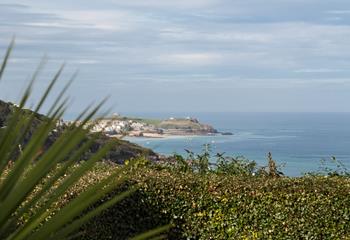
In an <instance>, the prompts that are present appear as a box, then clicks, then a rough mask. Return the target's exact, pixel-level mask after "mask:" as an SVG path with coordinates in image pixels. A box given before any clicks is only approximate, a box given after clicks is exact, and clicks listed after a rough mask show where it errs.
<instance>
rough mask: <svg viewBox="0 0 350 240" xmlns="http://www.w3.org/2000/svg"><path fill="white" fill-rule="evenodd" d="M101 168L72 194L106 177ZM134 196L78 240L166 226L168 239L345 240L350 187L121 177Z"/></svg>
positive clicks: (182, 174) (157, 171)
mask: <svg viewBox="0 0 350 240" xmlns="http://www.w3.org/2000/svg"><path fill="white" fill-rule="evenodd" d="M112 169H113V167H111V166H110V165H108V166H107V165H105V164H100V165H99V166H98V167H97V168H95V169H94V171H93V172H91V173H90V175H89V176H86V178H84V179H83V180H82V181H81V182H80V184H78V185H76V187H75V188H74V189H72V192H71V194H72V195H75V194H78V193H79V192H80V191H81V189H83V188H84V187H85V186H86V185H87V184H89V183H91V180H92V179H94V180H93V181H98V179H99V178H102V177H103V176H104V175H106V174H108V172H109V171H112ZM124 174H126V175H127V176H128V177H129V181H130V182H132V183H135V182H136V183H137V184H138V186H139V189H138V191H137V193H136V194H134V195H133V196H132V197H131V198H128V199H126V200H124V201H123V202H122V203H121V205H118V206H114V207H112V208H110V209H109V210H108V211H106V212H105V213H103V214H102V215H101V216H99V217H97V218H95V219H94V220H93V221H92V222H90V223H89V224H88V225H86V226H85V227H84V228H83V232H84V234H83V238H85V239H126V238H127V237H128V236H132V235H133V234H135V233H138V232H142V231H143V230H144V229H147V228H152V227H156V226H159V225H162V224H165V223H168V222H171V223H173V226H174V227H173V228H172V229H171V231H170V232H169V235H168V236H169V238H170V239H270V238H271V239H347V238H349V237H350V179H349V178H345V177H339V176H334V177H324V176H323V177H320V176H318V177H315V176H307V177H302V178H287V177H279V178H276V177H266V176H265V177H264V176H261V177H252V176H244V175H223V174H217V173H214V172H210V173H207V174H205V175H203V174H198V173H194V172H190V171H178V170H174V169H169V168H163V167H159V166H158V167H157V166H149V165H148V166H140V167H138V168H137V169H134V170H133V171H130V172H124Z"/></svg>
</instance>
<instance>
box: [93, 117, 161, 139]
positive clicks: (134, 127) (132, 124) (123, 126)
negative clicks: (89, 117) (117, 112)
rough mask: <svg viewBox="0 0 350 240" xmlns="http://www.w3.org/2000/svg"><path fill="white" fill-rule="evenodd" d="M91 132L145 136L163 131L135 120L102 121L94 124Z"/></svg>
mask: <svg viewBox="0 0 350 240" xmlns="http://www.w3.org/2000/svg"><path fill="white" fill-rule="evenodd" d="M91 132H104V133H105V134H107V135H110V136H113V135H128V136H143V134H144V133H157V134H161V133H162V130H161V129H157V128H155V127H154V126H152V125H148V124H147V123H143V122H137V121H134V120H120V119H102V120H98V121H96V122H94V126H93V127H92V129H91Z"/></svg>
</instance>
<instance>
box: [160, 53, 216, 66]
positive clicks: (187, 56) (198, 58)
mask: <svg viewBox="0 0 350 240" xmlns="http://www.w3.org/2000/svg"><path fill="white" fill-rule="evenodd" d="M155 60H156V62H158V63H160V64H164V63H165V64H174V65H197V66H201V65H213V64H220V63H221V61H222V60H223V58H222V56H221V55H220V54H217V53H175V54H169V55H167V54H164V55H160V56H158V57H156V58H155Z"/></svg>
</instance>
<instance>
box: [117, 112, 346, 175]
mask: <svg viewBox="0 0 350 240" xmlns="http://www.w3.org/2000/svg"><path fill="white" fill-rule="evenodd" d="M123 115H127V116H138V117H144V118H161V119H166V118H169V117H187V116H191V117H195V118H198V119H199V121H200V122H201V123H207V124H210V125H212V126H213V127H214V128H216V129H217V130H218V131H220V132H232V133H233V135H225V136H224V135H214V136H174V137H167V138H135V137H128V138H126V139H127V140H128V141H131V142H134V143H137V144H140V145H142V146H144V147H147V148H150V149H153V150H154V151H155V152H158V153H161V154H164V155H171V154H174V153H177V154H182V155H184V156H186V151H185V149H188V150H191V151H192V152H194V153H201V152H202V151H203V146H204V145H206V144H210V148H211V150H212V152H213V155H215V153H225V155H226V156H235V157H237V156H244V157H245V158H247V159H249V160H253V161H255V162H256V163H257V164H258V165H260V166H266V165H267V154H268V152H271V153H272V156H273V159H274V160H275V161H276V162H277V164H278V165H279V166H280V169H281V171H282V172H283V173H284V174H285V175H287V176H293V177H298V176H303V175H304V174H307V173H310V172H317V171H319V170H321V169H322V168H323V167H324V166H327V167H329V168H333V169H334V168H336V164H335V163H333V161H332V157H336V159H337V161H339V162H340V163H342V164H343V165H344V166H343V168H344V167H345V168H347V169H350V113H192V114H190V113H176V114H174V113H126V114H123ZM212 161H215V159H212ZM322 162H324V163H323V164H325V165H323V164H322Z"/></svg>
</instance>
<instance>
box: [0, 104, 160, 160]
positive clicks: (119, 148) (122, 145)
mask: <svg viewBox="0 0 350 240" xmlns="http://www.w3.org/2000/svg"><path fill="white" fill-rule="evenodd" d="M15 108H16V106H15V105H14V104H12V103H8V102H4V101H1V100H0V129H1V128H4V127H6V121H7V119H8V118H9V117H10V116H11V115H12V114H13V113H14V111H15ZM22 114H23V115H25V114H34V116H35V117H34V121H33V123H32V126H31V128H30V130H29V132H28V134H27V136H26V137H25V139H24V140H23V143H22V144H23V147H25V145H26V144H27V142H28V141H29V139H30V137H31V136H32V134H33V132H34V131H35V129H36V128H37V127H38V126H39V125H40V124H41V123H42V122H44V121H46V120H47V117H46V116H45V115H42V114H38V113H34V112H32V111H30V110H22ZM64 128H65V127H64V126H61V127H57V129H55V131H53V132H52V133H51V134H50V136H48V138H47V140H46V143H45V147H46V148H48V147H50V146H51V144H52V143H53V142H54V141H55V140H56V139H57V138H58V137H59V136H60V134H61V133H62V131H63V130H64ZM95 135H96V136H97V139H96V140H95V141H94V144H93V145H92V146H91V148H90V149H89V150H88V153H87V154H86V155H85V156H84V157H83V159H81V160H84V159H87V158H88V157H89V155H91V154H93V153H95V152H97V151H98V149H100V148H101V147H102V146H103V145H104V144H106V143H107V142H110V141H112V142H113V143H114V144H113V147H112V149H111V150H110V151H109V152H108V154H107V156H106V157H105V159H106V160H110V161H112V162H115V163H123V162H124V161H125V160H127V159H130V158H134V157H137V156H140V155H141V156H146V157H149V158H150V159H153V160H157V159H158V155H157V154H156V153H154V152H153V151H152V150H150V149H147V148H143V147H141V146H139V145H136V144H134V143H130V142H128V141H124V140H120V139H114V138H113V139H111V138H109V137H107V136H106V135H104V134H102V133H98V134H94V136H95ZM91 136H92V134H91V135H90V136H88V137H91Z"/></svg>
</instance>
